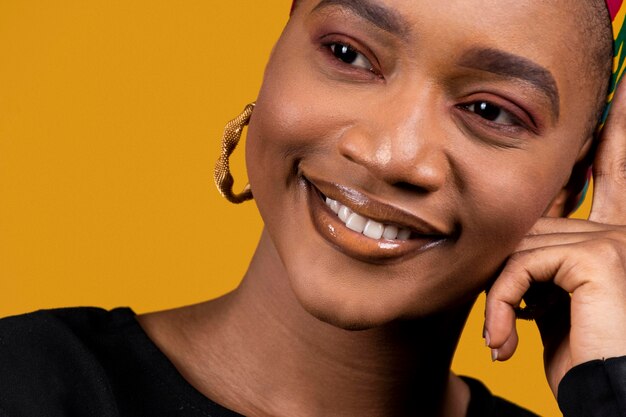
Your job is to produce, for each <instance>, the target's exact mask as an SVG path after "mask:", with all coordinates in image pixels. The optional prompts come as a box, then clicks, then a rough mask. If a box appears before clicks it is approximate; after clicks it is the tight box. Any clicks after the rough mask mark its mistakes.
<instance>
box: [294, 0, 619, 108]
mask: <svg viewBox="0 0 626 417" xmlns="http://www.w3.org/2000/svg"><path fill="white" fill-rule="evenodd" d="M579 1H580V0H526V1H519V0H447V1H445V2H435V1H431V0H309V1H307V2H305V3H308V6H309V7H308V8H307V9H308V13H310V14H333V13H334V14H341V13H346V14H348V15H358V17H359V18H361V19H362V20H363V21H365V22H366V24H367V25H371V26H373V27H375V28H376V29H377V30H380V31H381V32H384V33H386V34H390V35H391V36H393V37H394V38H396V39H398V40H399V41H401V43H403V44H404V45H405V46H406V47H407V48H406V49H407V50H409V51H414V52H415V54H416V56H417V59H416V60H417V61H419V60H420V59H422V58H424V57H425V55H426V54H427V53H429V54H430V57H432V58H441V57H445V58H452V57H457V58H458V60H459V62H462V61H465V62H467V61H468V60H471V61H474V63H480V62H482V63H484V64H490V65H487V66H490V67H491V68H492V69H493V68H496V69H497V71H503V70H504V72H505V73H506V74H504V75H510V74H509V73H511V72H514V73H516V74H513V75H520V76H523V75H525V76H526V77H522V78H527V79H530V81H532V82H535V84H537V85H539V86H540V87H541V88H543V90H544V91H545V92H546V94H547V95H548V96H549V98H550V100H552V101H553V102H554V103H555V107H556V109H557V111H556V113H557V114H558V107H559V105H560V102H561V101H562V100H569V99H574V98H575V94H573V93H576V94H579V93H580V91H576V88H574V87H577V86H578V87H580V86H581V85H585V86H588V87H590V89H592V88H595V87H596V83H595V82H592V81H591V80H586V77H585V75H587V74H585V73H586V72H588V67H589V65H588V62H587V61H588V60H587V59H586V58H587V56H588V55H589V54H590V51H589V47H588V45H587V44H588V43H589V39H588V37H587V36H586V35H588V25H584V24H581V22H583V20H584V19H585V17H588V16H586V15H585V14H584V13H583V10H585V8H584V7H581V4H580V3H579ZM585 1H586V0H585ZM607 23H608V22H607ZM471 51H479V53H477V54H475V55H474V56H473V57H471V54H470V52H471ZM494 51H496V53H493V52H494ZM422 62H423V61H422ZM587 78H588V77H587ZM560 92H561V95H560V94H559V93H560ZM569 93H572V94H571V97H570V94H569Z"/></svg>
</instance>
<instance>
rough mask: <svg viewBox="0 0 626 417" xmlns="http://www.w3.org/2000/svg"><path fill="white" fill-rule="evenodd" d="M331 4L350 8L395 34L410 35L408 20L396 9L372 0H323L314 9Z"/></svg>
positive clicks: (315, 10) (377, 25) (320, 8)
mask: <svg viewBox="0 0 626 417" xmlns="http://www.w3.org/2000/svg"><path fill="white" fill-rule="evenodd" d="M330 6H339V7H343V8H345V9H348V10H350V11H351V12H353V13H354V14H356V15H358V16H359V17H361V18H362V19H365V20H367V21H368V22H370V23H372V24H373V25H374V26H376V27H378V28H380V29H382V30H384V31H385V32H389V33H391V34H393V35H397V36H399V37H402V38H405V37H407V35H408V33H407V32H408V30H407V28H408V27H409V24H408V22H407V21H406V20H405V19H404V18H403V17H402V16H401V15H400V14H398V13H397V12H396V11H395V10H393V9H390V8H387V7H384V6H381V5H379V4H376V3H374V2H372V1H370V0H322V1H320V2H319V4H318V5H317V6H315V8H314V9H313V11H312V12H317V11H319V10H322V9H324V8H327V7H330Z"/></svg>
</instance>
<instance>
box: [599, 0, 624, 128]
mask: <svg viewBox="0 0 626 417" xmlns="http://www.w3.org/2000/svg"><path fill="white" fill-rule="evenodd" d="M606 5H607V6H608V8H609V13H610V14H611V22H612V24H613V42H614V43H613V75H612V76H611V82H610V84H609V95H608V97H607V106H606V109H605V111H604V114H603V115H602V120H601V126H603V125H604V122H606V118H607V117H608V115H609V109H610V107H611V101H612V100H613V96H614V95H615V90H616V88H617V84H618V83H619V82H620V80H621V79H622V76H623V75H624V69H626V50H624V46H625V43H626V42H624V41H625V40H626V30H625V29H624V27H625V26H626V25H624V18H625V17H626V3H625V2H624V0H606Z"/></svg>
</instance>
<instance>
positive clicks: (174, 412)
mask: <svg viewBox="0 0 626 417" xmlns="http://www.w3.org/2000/svg"><path fill="white" fill-rule="evenodd" d="M596 371H597V370H596ZM568 376H569V375H568ZM464 379H465V381H466V382H467V384H468V385H469V387H470V391H471V402H470V406H469V411H468V417H504V416H506V417H531V416H535V414H533V413H530V412H528V411H526V410H523V409H522V408H520V407H518V406H515V405H513V404H511V403H509V402H507V401H505V400H503V399H501V398H498V397H495V396H493V395H492V394H491V393H490V392H489V391H488V390H487V389H486V388H485V387H484V386H483V385H482V384H481V383H480V382H478V381H476V380H474V379H470V378H464ZM622 379H623V378H622ZM622 385H624V384H623V383H622ZM571 392H574V391H570V393H571ZM577 395H578V394H577V393H575V392H574V395H573V397H574V398H576V397H577ZM602 400H603V401H604V400H606V398H602ZM598 401H600V400H598ZM574 406H575V405H574ZM567 415H568V416H569V415H570V414H567ZM571 415H572V416H574V415H576V416H578V415H580V416H583V415H587V414H571ZM589 415H591V414H589ZM598 415H602V416H618V415H619V414H610V413H609V414H598ZM625 415H626V414H625ZM40 416H41V417H43V416H46V417H61V416H89V417H96V416H97V417H121V416H150V417H159V416H168V417H171V416H203V417H234V416H239V414H238V413H236V412H234V411H231V410H228V409H226V408H224V407H222V406H220V405H219V404H216V403H215V402H213V401H211V400H210V399H208V398H206V397H205V396H203V395H202V394H200V393H199V392H198V391H196V390H195V389H194V388H193V387H192V386H191V385H190V384H189V383H188V382H187V381H185V379H184V378H183V377H182V376H181V375H180V374H179V373H178V371H177V370H176V368H175V367H174V366H173V365H172V363H171V362H170V361H169V360H168V359H167V358H166V357H165V355H164V354H163V353H162V352H161V351H160V350H159V349H158V348H157V347H156V345H155V344H154V343H153V342H152V341H151V340H150V339H149V338H148V336H147V335H146V333H145V332H144V331H143V329H142V328H141V326H140V325H139V323H138V322H137V320H136V318H135V313H134V312H133V311H132V310H130V309H129V308H118V309H115V310H112V311H105V310H102V309H97V308H72V309H59V310H42V311H38V312H35V313H31V314H26V315H22V316H15V317H9V318H5V319H2V320H0V417H40Z"/></svg>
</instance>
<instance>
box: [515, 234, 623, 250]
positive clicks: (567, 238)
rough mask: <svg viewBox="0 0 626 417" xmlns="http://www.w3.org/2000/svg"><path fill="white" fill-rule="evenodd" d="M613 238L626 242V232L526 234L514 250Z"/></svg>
mask: <svg viewBox="0 0 626 417" xmlns="http://www.w3.org/2000/svg"><path fill="white" fill-rule="evenodd" d="M602 238H611V239H613V240H615V241H622V242H624V243H625V244H626V232H624V231H621V230H608V231H600V232H580V233H578V232H573V233H550V234H545V235H529V236H526V237H525V238H524V239H522V241H521V242H520V243H519V245H518V246H517V247H516V248H515V250H514V252H524V251H527V250H531V249H538V248H545V247H548V246H559V245H568V244H575V243H582V242H586V241H589V240H594V239H602Z"/></svg>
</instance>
